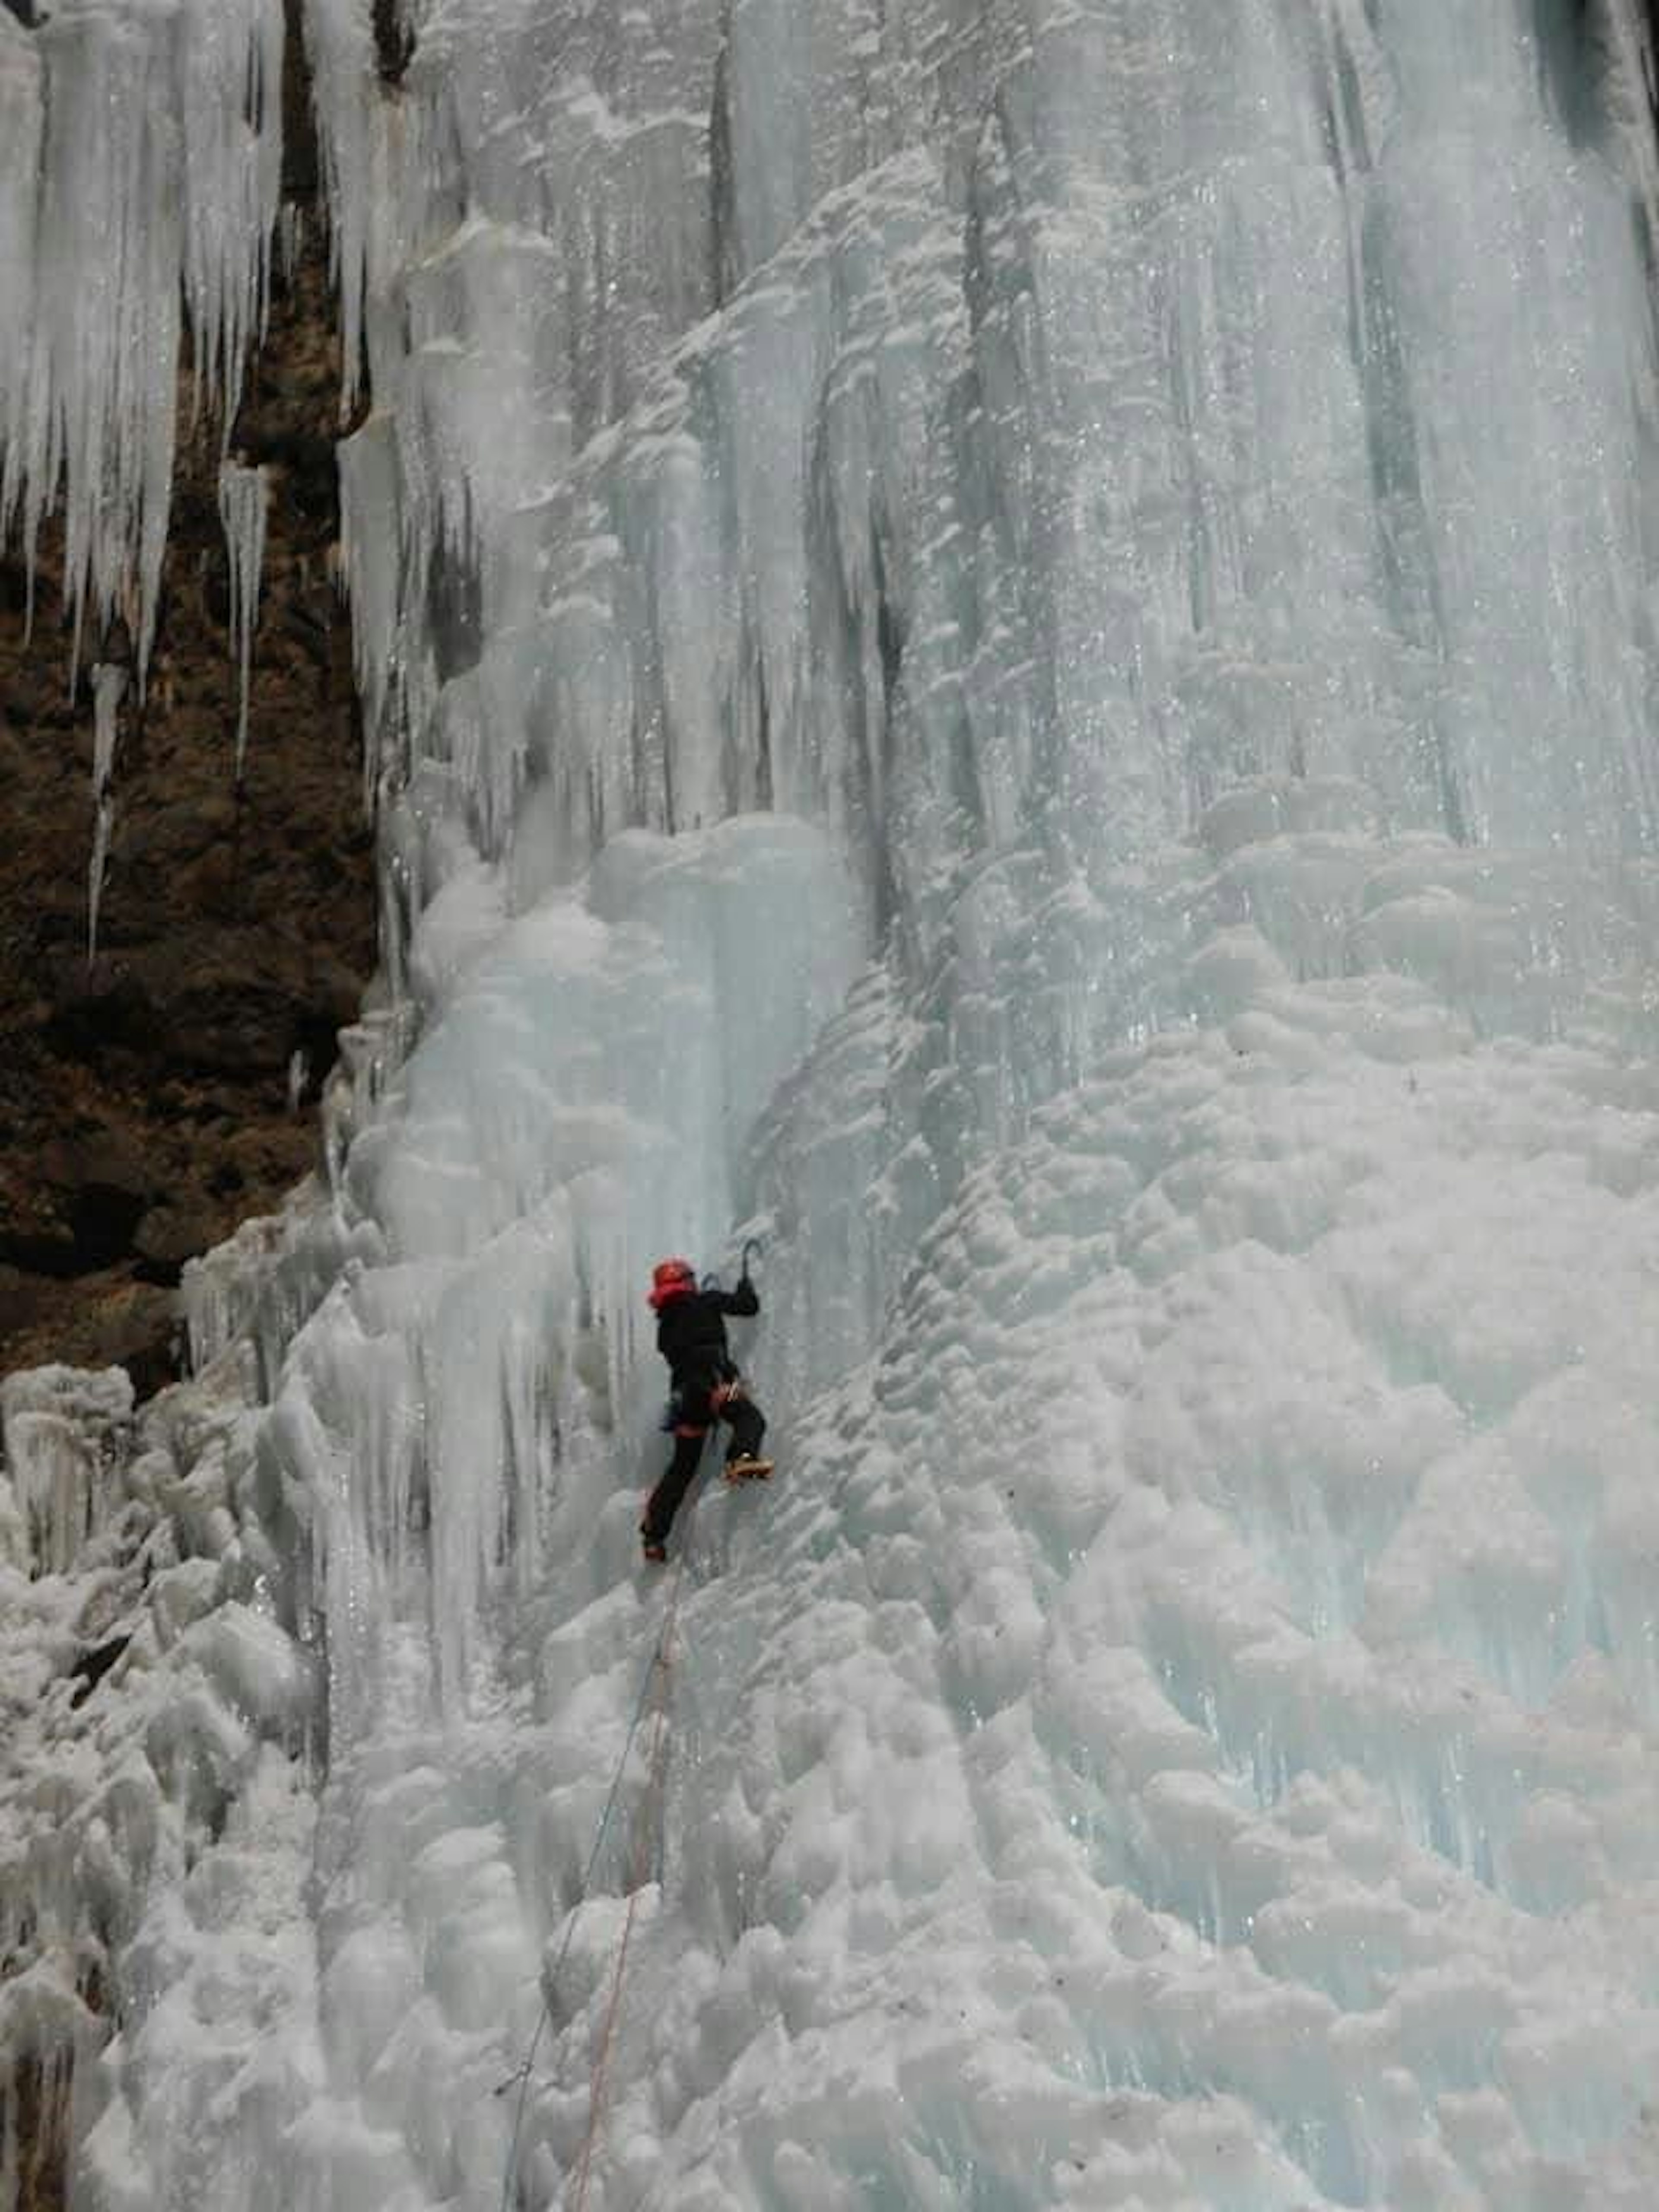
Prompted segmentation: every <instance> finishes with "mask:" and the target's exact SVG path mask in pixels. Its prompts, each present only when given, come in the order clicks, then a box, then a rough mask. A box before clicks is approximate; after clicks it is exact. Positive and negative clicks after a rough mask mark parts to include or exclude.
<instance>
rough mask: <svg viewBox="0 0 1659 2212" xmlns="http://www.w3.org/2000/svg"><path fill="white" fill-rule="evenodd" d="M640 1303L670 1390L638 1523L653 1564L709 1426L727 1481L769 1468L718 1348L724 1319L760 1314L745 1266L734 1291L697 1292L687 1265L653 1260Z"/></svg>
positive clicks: (760, 1428)
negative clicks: (666, 1435)
mask: <svg viewBox="0 0 1659 2212" xmlns="http://www.w3.org/2000/svg"><path fill="white" fill-rule="evenodd" d="M647 1303H648V1304H649V1305H650V1307H651V1309H652V1310H653V1313H654V1314H655V1315H656V1316H657V1349H658V1351H659V1352H661V1354H662V1356H663V1358H665V1360H666V1361H667V1362H668V1372H669V1375H670V1376H671V1381H672V1389H673V1395H672V1396H671V1399H670V1401H669V1407H670V1414H671V1421H672V1425H673V1431H674V1456H673V1458H672V1459H671V1460H670V1461H669V1462H668V1466H667V1469H666V1471H665V1474H664V1475H663V1478H662V1480H661V1481H660V1482H659V1484H658V1485H657V1486H656V1488H655V1489H654V1490H653V1492H652V1493H651V1498H650V1502H649V1504H647V1506H646V1509H645V1518H644V1520H643V1521H641V1523H640V1536H641V1541H642V1542H643V1543H644V1546H645V1556H646V1558H647V1559H654V1560H659V1561H660V1560H662V1559H666V1558H667V1556H668V1553H667V1549H666V1545H667V1538H668V1531H669V1529H670V1528H671V1527H672V1525H673V1521H674V1516H675V1514H676V1513H678V1510H679V1507H680V1501H681V1499H682V1498H684V1496H685V1493H686V1492H687V1491H688V1490H689V1489H690V1486H691V1478H692V1476H693V1475H694V1474H696V1471H697V1462H698V1461H699V1460H700V1459H701V1458H702V1445H703V1438H704V1437H706V1436H707V1435H708V1431H709V1430H710V1429H711V1428H712V1427H713V1426H714V1423H715V1422H716V1421H724V1422H726V1424H727V1425H728V1426H729V1427H730V1429H731V1431H732V1441H731V1443H730V1445H729V1446H728V1448H727V1450H726V1480H727V1481H728V1482H746V1481H750V1480H756V1479H757V1478H760V1477H763V1476H765V1475H769V1474H771V1472H772V1462H771V1461H770V1460H769V1459H762V1458H761V1456H760V1448H761V1439H762V1437H763V1436H764V1435H765V1434H766V1418H765V1416H764V1415H763V1413H762V1412H761V1409H760V1407H758V1406H757V1404H756V1403H755V1401H754V1400H753V1399H752V1398H751V1397H750V1395H749V1392H748V1388H747V1386H746V1385H745V1383H744V1380H743V1377H742V1376H741V1375H739V1373H738V1368H737V1364H736V1362H735V1361H734V1360H733V1359H732V1355H731V1352H729V1350H728V1349H727V1347H726V1316H727V1314H736V1315H738V1316H744V1317H746V1316H750V1315H752V1314H757V1313H758V1312H759V1311H760V1299H759V1298H758V1297H757V1295H756V1292H755V1286H754V1285H753V1284H752V1283H751V1282H750V1279H749V1269H748V1267H747V1266H746V1265H745V1266H744V1271H743V1273H742V1275H741V1276H740V1277H739V1278H738V1287H737V1288H736V1290H735V1291H723V1290H720V1288H718V1286H716V1287H714V1288H711V1289H708V1290H699V1289H698V1287H697V1278H696V1273H695V1271H694V1270H693V1268H692V1266H691V1263H690V1261H689V1260H662V1261H659V1262H658V1264H657V1266H656V1267H654V1268H653V1271H652V1275H651V1295H650V1297H649V1299H648V1301H647Z"/></svg>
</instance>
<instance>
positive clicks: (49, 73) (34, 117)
mask: <svg viewBox="0 0 1659 2212" xmlns="http://www.w3.org/2000/svg"><path fill="white" fill-rule="evenodd" d="M282 47H283V11H282V9H281V7H280V5H279V4H277V0H185V4H184V5H183V6H182V7H181V8H180V9H179V11H177V14H176V15H175V13H173V11H164V10H156V11H154V12H148V11H135V12H134V13H132V14H131V15H126V14H120V15H118V14H114V13H106V12H105V11H103V10H101V9H84V10H82V9H64V10H62V11H60V12H58V13H57V14H55V15H52V17H51V18H50V19H48V20H47V21H44V22H43V23H42V24H41V25H40V27H39V28H38V29H37V30H36V31H35V32H34V33H33V34H32V35H25V34H24V33H21V31H19V30H18V29H17V28H16V27H15V25H14V23H13V22H12V20H11V18H10V17H9V15H6V16H3V18H0V296H3V297H4V298H5V300H6V302H7V311H8V321H7V330H6V337H5V344H4V347H3V349H0V350H3V358H0V446H3V451H0V532H3V531H7V530H9V528H10V527H11V526H12V525H13V524H16V525H18V526H19V527H20V530H21V538H22V545H23V551H24V556H25V559H26V561H27V563H28V564H29V566H30V568H31V571H32V569H33V558H34V549H35V546H36V544H37V543H38V541H39V535H40V526H41V523H42V522H43V520H45V518H46V515H47V513H50V512H51V511H52V508H53V507H56V506H57V504H58V501H59V500H60V499H61V501H62V503H63V513H64V591H65V596H66V598H67V599H68V602H69V607H70V617H71V624H72V633H73V646H72V656H73V659H72V665H78V661H79V657H80V653H81V641H82V637H83V636H84V635H86V633H87V629H88V624H90V626H91V629H92V631H93V634H94V635H97V634H98V633H100V631H102V630H103V629H106V627H107V626H108V625H109V624H110V623H112V621H114V620H115V619H116V618H117V617H122V618H123V619H124V620H125V623H126V624H127V627H128V629H129V630H130V632H131V640H132V646H133V663H132V665H133V668H134V671H135V673H136V676H137V683H138V687H139V691H140V695H141V696H142V693H143V683H144V671H145V668H146V665H147V663H148V660H149V649H150V645H151V641H152V638H153V635H154V630H155V607H156V598H157V592H158V589H159V586H160V580H161V556H162V551H163V549H164V547H165V544H166V539H167V513H168V507H169V504H170V501H171V496H172V486H173V454H174V446H175V435H176V425H175V415H176V407H177V390H178V372H179V343H180V338H181V336H182V331H183V312H182V311H183V310H185V309H187V310H188V313H189V317H190V321H191V330H192V333H193V337H194V349H195V356H196V362H197V382H198V386H200V387H201V388H203V389H204V390H205V392H206V393H207V395H208V396H209V397H210V398H222V400H223V402H224V405H225V414H226V418H227V420H228V419H229V416H230V415H231V414H232V413H233V412H234V398H235V394H236V389H237V386H238V384H239V381H240V374H241V367H242V363H243V362H244V360H245V358H246V353H247V349H248V347H249V346H250V344H251V343H253V341H254V339H255V338H256V337H257V335H258V332H259V331H260V329H261V328H262V326H263V322H264V311H265V303H266V295H267V289H268V280H269V253H270V233H271V229H272V228H273V225H274V223H275V221H276V205H277V197H278V188H279V169H280V156H281V139H280V132H281V100H280V88H281V74H282Z"/></svg>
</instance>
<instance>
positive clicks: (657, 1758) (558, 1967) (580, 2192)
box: [495, 1429, 714, 2212]
mask: <svg viewBox="0 0 1659 2212" xmlns="http://www.w3.org/2000/svg"><path fill="white" fill-rule="evenodd" d="M709 1434H710V1435H711V1436H712V1435H713V1434H714V1431H713V1430H712V1429H711V1430H710V1431H709ZM700 1498H702V1484H701V1483H700V1484H699V1485H698V1486H697V1488H696V1490H695V1491H694V1492H692V1494H691V1497H690V1499H689V1501H688V1503H687V1506H686V1512H685V1519H684V1524H683V1526H684V1534H683V1535H682V1537H681V1540H680V1549H679V1556H678V1559H676V1560H675V1562H674V1570H673V1573H672V1575H671V1577H670V1579H669V1584H668V1601H667V1603H666V1605H665V1607H664V1608H663V1616H662V1626H660V1628H659V1630H658V1632H657V1640H656V1642H655V1643H654V1644H653V1645H652V1647H651V1656H650V1658H649V1660H648V1661H647V1663H646V1669H645V1676H644V1680H642V1681H641V1684H640V1694H639V1697H638V1699H636V1701H635V1706H634V1717H633V1718H632V1719H631V1720H630V1721H629V1723H628V1734H627V1735H626V1736H625V1737H624V1738H623V1747H622V1753H621V1755H620V1757H619V1758H618V1759H617V1771H616V1773H615V1774H614V1775H613V1776H612V1778H611V1790H610V1793H609V1795H608V1796H606V1798H605V1807H604V1809H603V1811H602V1812H601V1813H600V1814H599V1831H598V1833H597V1834H596V1835H595V1836H594V1838H593V1848H592V1850H591V1851H590V1852H589V1853H588V1855H587V1864H586V1867H585V1868H584V1869H583V1870H582V1878H581V1884H580V1887H579V1888H578V1890H577V1893H576V1902H575V1905H574V1906H573V1908H572V1910H571V1914H570V1919H569V1922H568V1925H567V1926H566V1929H565V1931H564V1940H563V1942H562V1943H561V1944H560V1945H559V1950H558V1955H557V1957H556V1959H555V1960H554V1961H553V1966H552V1969H551V1971H550V1972H549V1973H548V1974H547V1975H545V1976H544V1978H543V1982H542V2005H541V2011H540V2014H539V2015H538V2018H537V2021H536V2032H535V2033H534V2034H533V2035H532V2037H531V2039H530V2048H529V2050H528V2051H526V2053H525V2056H524V2062H523V2063H522V2064H521V2065H520V2066H518V2067H516V2068H515V2069H514V2070H513V2072H512V2073H511V2074H509V2075H507V2079H506V2081H502V2082H501V2083H500V2084H499V2085H498V2086H497V2088H496V2091H495V2094H496V2095H497V2096H498V2097H502V2096H505V2095H506V2094H507V2091H508V2090H509V2089H511V2088H512V2087H513V2085H514V2083H516V2084H517V2085H518V2091H519V2096H518V2102H517V2104H516V2105H515V2106H514V2108H513V2133H512V2136H511V2137H510V2138H509V2140H508V2143H507V2169H506V2172H504V2173H503V2174H502V2176H501V2212H512V2196H513V2184H514V2182H515V2181H516V2179H518V2166H519V2137H520V2134H521V2132H522V2130H523V2126H524V2108H525V2100H526V2098H527V2097H528V2095H529V2093H530V2076H531V2071H532V2068H533V2067H534V2065H535V2063H536V2052H537V2051H538V2048H539V2047H540V2044H541V2039H542V2035H543V2032H544V2030H545V2028H546V2027H547V2026H548V2023H549V2021H550V2020H551V2018H552V2016H553V2015H552V2003H553V1995H554V1992H555V1991H556V1990H557V1988H558V1982H559V1976H560V1974H561V1972H562V1971H563V1968H564V1962H565V1960H566V1959H567V1958H568V1956H569V1954H570V1946H571V1942H572V1941H573V1940H574V1936H575V1933H576V1923H577V1922H578V1921H579V1920H580V1917H581V1910H582V1907H583V1905H586V1902H587V1896H588V1889H589V1886H590V1885H591V1883H592V1880H593V1875H594V1873H595V1870H596V1869H597V1868H598V1866H599V1854H600V1852H601V1851H602V1850H604V1848H605V1837H606V1835H607V1834H608V1833H609V1832H610V1827H611V1814H613V1813H614V1812H615V1810H616V1808H617V1801H618V1799H619V1798H620V1796H621V1795H622V1785H623V1776H624V1775H625V1774H626V1773H627V1771H628V1761H629V1753H631V1752H632V1750H633V1748H634V1739H635V1736H636V1735H638V1733H639V1729H640V1723H641V1721H642V1720H643V1719H644V1718H645V1716H646V1712H647V1709H648V1708H650V1707H651V1705H652V1702H653V1697H654V1699H655V1710H654V1713H653V1728H652V1735H651V1747H650V1750H649V1753H648V1754H647V1764H646V1774H647V1779H646V1788H645V1796H644V1800H643V1802H642V1805H641V1814H642V1817H641V1820H640V1823H639V1828H638V1834H637V1840H636V1842H635V1849H634V1858H633V1863H632V1865H631V1866H630V1868H629V1892H628V1911H627V1913H626V1915H625V1916H624V1917H623V1932H622V1942H621V1944H620V1945H619V1946H618V1948H617V1966H616V1971H615V1972H614V1974H613V1975H612V1977H611V1995H610V1996H609V1998H608V1999H607V2001H606V2004H605V2024H604V2026H603V2027H602V2029H601V2031H600V2034H599V2053H598V2056H597V2057H596V2058H595V2060H594V2062H593V2069H592V2074H591V2075H590V2077H589V2083H588V2104H587V2130H586V2134H585V2136H583V2138H582V2147H581V2152H580V2157H579V2158H578V2160H577V2162H576V2167H575V2173H574V2180H573V2182H572V2184H571V2185H570V2188H569V2190H568V2191H567V2193H566V2198H565V2201H566V2203H568V2206H569V2207H570V2212H580V2208H581V2207H583V2206H584V2205H586V2202H587V2184H588V2176H589V2172H590V2171H591V2168H592V2157H593V2151H594V2148H595V2146H596V2144H597V2143H598V2141H599V2121H600V2118H601V2117H602V2113H603V2109H604V2101H605V2074H606V2070H607V2069H608V2068H609V2065H610V2063H611V2046H612V2044H613V2042H614V2040H615V2036H616V2027H617V2015H618V2014H619V2012H620V2010H621V2004H622V1990H623V1977H624V1975H625V1974H626V1972H627V1969H628V1948H629V1941H630V1939H631V1937H632V1936H633V1933H634V1920H635V1914H636V1913H637V1911H638V1910H639V1899H640V1893H641V1890H642V1889H643V1888H644V1887H645V1882H646V1877H647V1873H648V1871H649V1853H650V1845H651V1836H652V1831H653V1827H654V1826H657V1825H658V1824H659V1822H660V1820H661V1816H662V1808H663V1796H664V1784H665V1782H666V1780H667V1775H668V1703H669V1699H668V1692H669V1682H670V1668H671V1665H672V1660H673V1648H674V1628H675V1623H676V1619H677V1616H678V1608H679V1601H680V1586H681V1583H682V1581H683V1579H684V1572H685V1559H686V1553H687V1550H688V1548H689V1547H690V1537H691V1531H692V1528H693V1527H694V1525H695V1523H696V1513H697V1504H698V1501H699V1499H700Z"/></svg>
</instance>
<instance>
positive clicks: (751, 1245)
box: [738, 1237, 761, 1283]
mask: <svg viewBox="0 0 1659 2212" xmlns="http://www.w3.org/2000/svg"><path fill="white" fill-rule="evenodd" d="M760 1249H761V1241H760V1238H759V1237H748V1238H746V1239H745V1240H744V1248H743V1260H742V1262H741V1265H740V1266H739V1268H738V1273H739V1275H740V1277H741V1279H743V1281H744V1282H745V1283H746V1282H747V1281H748V1280H749V1255H750V1253H751V1252H755V1253H758V1252H759V1250H760Z"/></svg>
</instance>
